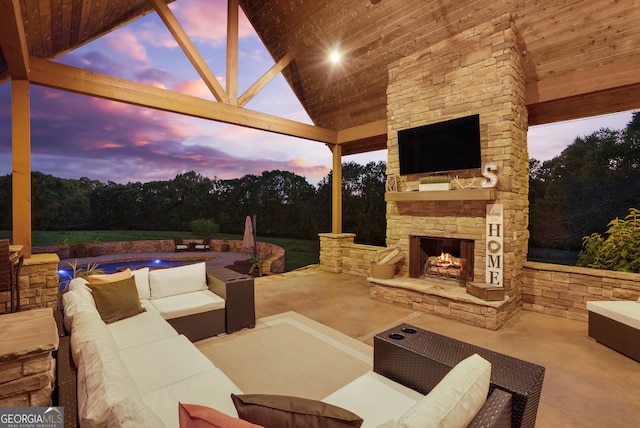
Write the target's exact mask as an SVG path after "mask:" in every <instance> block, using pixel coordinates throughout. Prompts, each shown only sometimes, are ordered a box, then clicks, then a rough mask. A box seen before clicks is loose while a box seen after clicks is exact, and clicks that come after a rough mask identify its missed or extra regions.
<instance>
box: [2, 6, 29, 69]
mask: <svg viewBox="0 0 640 428" xmlns="http://www.w3.org/2000/svg"><path fill="white" fill-rule="evenodd" d="M0 47H2V54H3V55H4V57H5V60H6V61H7V66H8V68H9V73H10V74H11V77H12V78H13V79H15V80H27V79H28V78H29V51H28V46H27V38H26V35H25V32H24V24H23V22H22V13H21V11H20V1H19V0H9V1H3V2H1V3H0Z"/></svg>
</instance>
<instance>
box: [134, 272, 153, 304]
mask: <svg viewBox="0 0 640 428" xmlns="http://www.w3.org/2000/svg"><path fill="white" fill-rule="evenodd" d="M131 273H132V274H133V277H134V278H135V279H136V287H137V288H138V296H139V297H140V300H142V299H149V298H151V290H149V268H148V267H146V268H142V269H136V270H134V271H132V272H131Z"/></svg>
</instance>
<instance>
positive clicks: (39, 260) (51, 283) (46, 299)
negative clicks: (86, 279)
mask: <svg viewBox="0 0 640 428" xmlns="http://www.w3.org/2000/svg"><path fill="white" fill-rule="evenodd" d="M59 261H60V259H59V258H58V256H57V255H56V254H33V255H32V256H31V257H30V258H28V259H24V263H23V265H22V269H20V278H19V281H20V310H21V311H24V310H27V309H34V308H55V307H56V306H57V299H58V285H59V281H58V262H59ZM10 297H11V294H10V293H9V292H8V291H6V292H2V293H0V313H6V312H9V311H10V309H11V302H10ZM14 298H15V297H14Z"/></svg>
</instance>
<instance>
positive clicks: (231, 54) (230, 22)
mask: <svg viewBox="0 0 640 428" xmlns="http://www.w3.org/2000/svg"><path fill="white" fill-rule="evenodd" d="M227 97H228V98H229V104H231V105H232V106H237V105H238V0H228V2H227Z"/></svg>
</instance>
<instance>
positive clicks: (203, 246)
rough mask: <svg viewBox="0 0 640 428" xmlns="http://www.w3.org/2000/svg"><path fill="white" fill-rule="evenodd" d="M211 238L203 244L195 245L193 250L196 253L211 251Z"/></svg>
mask: <svg viewBox="0 0 640 428" xmlns="http://www.w3.org/2000/svg"><path fill="white" fill-rule="evenodd" d="M210 244H211V238H204V239H203V240H202V244H198V243H196V244H194V245H193V249H194V250H196V251H209V250H211V245H210Z"/></svg>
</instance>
